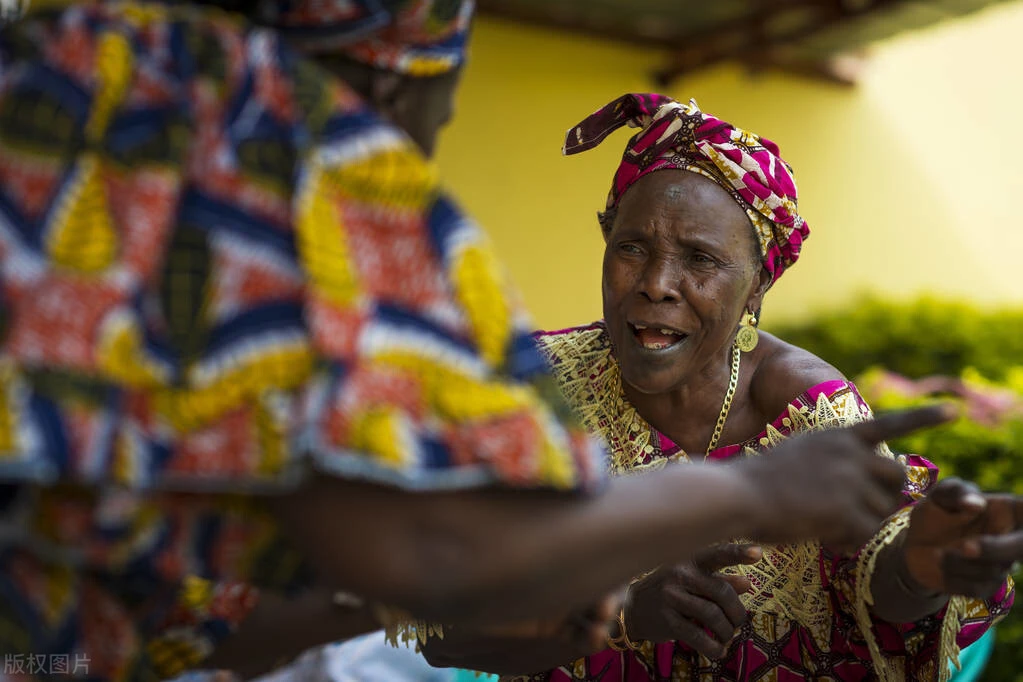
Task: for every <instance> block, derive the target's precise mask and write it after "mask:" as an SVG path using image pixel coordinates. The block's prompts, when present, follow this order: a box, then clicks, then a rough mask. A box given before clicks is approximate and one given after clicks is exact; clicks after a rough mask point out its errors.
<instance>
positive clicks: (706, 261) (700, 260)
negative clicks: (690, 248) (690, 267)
mask: <svg viewBox="0 0 1023 682" xmlns="http://www.w3.org/2000/svg"><path fill="white" fill-rule="evenodd" d="M689 258H690V260H692V261H693V262H694V263H697V264H699V265H712V264H713V263H714V262H715V261H714V259H713V258H711V257H710V256H708V255H707V254H705V253H694V254H693V255H692V256H690V257H689Z"/></svg>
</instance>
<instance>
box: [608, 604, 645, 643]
mask: <svg viewBox="0 0 1023 682" xmlns="http://www.w3.org/2000/svg"><path fill="white" fill-rule="evenodd" d="M607 645H608V646H609V647H611V649H613V650H614V651H619V652H621V651H635V650H636V649H639V645H638V644H636V643H635V642H633V641H632V640H631V639H629V633H628V632H626V630H625V607H624V606H623V607H622V608H621V609H620V610H619V611H618V636H617V637H611V636H610V635H608V637H607Z"/></svg>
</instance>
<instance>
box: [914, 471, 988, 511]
mask: <svg viewBox="0 0 1023 682" xmlns="http://www.w3.org/2000/svg"><path fill="white" fill-rule="evenodd" d="M927 499H928V500H930V501H931V502H933V503H934V504H935V505H937V506H938V507H939V508H940V509H942V510H943V511H946V512H948V513H950V514H961V513H967V514H969V515H971V516H975V515H977V514H979V513H980V512H982V511H984V509H985V508H986V507H987V500H986V499H985V498H984V495H983V494H981V492H980V489H979V488H978V487H977V486H976V485H974V484H973V483H970V482H969V481H964V480H962V479H960V478H946V479H944V480H941V481H939V482H938V484H937V485H935V486H934V489H933V490H932V491H931V492H930V493H929V494H928V495H927Z"/></svg>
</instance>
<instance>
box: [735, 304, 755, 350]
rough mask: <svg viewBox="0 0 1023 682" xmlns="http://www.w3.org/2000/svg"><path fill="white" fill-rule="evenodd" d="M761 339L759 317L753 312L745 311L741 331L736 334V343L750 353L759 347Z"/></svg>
mask: <svg viewBox="0 0 1023 682" xmlns="http://www.w3.org/2000/svg"><path fill="white" fill-rule="evenodd" d="M759 341H760V333H759V332H757V318H756V316H754V315H753V313H750V312H746V313H743V316H742V322H741V323H740V324H739V332H738V333H737V334H736V335H735V345H736V347H737V348H738V349H739V350H741V351H742V352H743V353H749V352H750V351H751V350H753V349H754V348H756V347H757V343H758V342H759Z"/></svg>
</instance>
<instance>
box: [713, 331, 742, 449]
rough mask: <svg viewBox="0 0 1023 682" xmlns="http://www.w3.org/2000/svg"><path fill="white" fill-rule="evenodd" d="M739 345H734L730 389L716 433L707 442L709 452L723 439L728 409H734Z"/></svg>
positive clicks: (737, 383) (737, 380) (737, 382)
mask: <svg viewBox="0 0 1023 682" xmlns="http://www.w3.org/2000/svg"><path fill="white" fill-rule="evenodd" d="M739 356H740V352H739V347H738V346H736V345H733V346H732V376H731V377H729V379H728V390H727V391H725V401H724V402H723V403H722V404H721V413H720V414H719V415H718V423H717V424H716V425H715V426H714V434H713V435H712V436H711V437H710V443H708V444H707V454H708V455H709V454H710V453H711V451H713V450H714V448H715V447H716V446H717V444H718V441H719V440H720V439H721V432H722V431H724V430H725V421H726V420H727V419H728V411H729V410H731V409H732V399H733V398H734V397H735V387H736V386H738V385H739V360H740V357H739Z"/></svg>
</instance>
